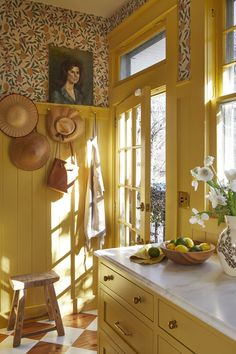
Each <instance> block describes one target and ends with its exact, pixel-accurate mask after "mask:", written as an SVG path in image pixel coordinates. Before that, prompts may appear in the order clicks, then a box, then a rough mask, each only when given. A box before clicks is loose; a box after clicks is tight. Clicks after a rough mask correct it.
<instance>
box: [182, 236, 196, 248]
mask: <svg viewBox="0 0 236 354" xmlns="http://www.w3.org/2000/svg"><path fill="white" fill-rule="evenodd" d="M184 242H185V245H186V246H187V247H188V248H191V247H193V246H194V242H193V240H192V239H191V238H190V237H184Z"/></svg>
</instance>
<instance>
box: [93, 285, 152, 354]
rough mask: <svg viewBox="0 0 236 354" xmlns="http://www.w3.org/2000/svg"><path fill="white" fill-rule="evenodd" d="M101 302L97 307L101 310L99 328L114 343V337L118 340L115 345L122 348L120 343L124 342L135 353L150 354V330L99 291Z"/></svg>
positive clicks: (108, 296)
mask: <svg viewBox="0 0 236 354" xmlns="http://www.w3.org/2000/svg"><path fill="white" fill-rule="evenodd" d="M101 301H102V303H100V306H99V307H100V308H101V310H102V311H101V313H102V318H101V322H100V324H101V327H102V329H103V330H104V331H105V332H107V333H108V335H109V336H110V337H112V338H113V339H114V341H115V335H116V337H118V338H120V341H119V343H117V342H116V344H117V345H118V346H120V347H121V348H123V345H122V342H124V343H126V344H128V346H129V347H130V349H132V352H133V351H134V352H135V353H140V354H144V353H152V352H153V332H152V329H151V328H149V327H147V326H146V325H145V324H144V323H143V322H142V321H140V320H139V319H138V318H136V317H135V316H134V315H133V314H132V313H131V312H129V311H127V310H126V309H125V308H124V307H122V306H121V305H120V304H119V303H118V302H117V301H116V300H114V299H113V298H112V297H111V296H110V295H108V294H107V293H105V292H104V291H101ZM113 333H114V335H113ZM125 353H128V351H127V350H125Z"/></svg>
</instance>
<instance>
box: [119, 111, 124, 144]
mask: <svg viewBox="0 0 236 354" xmlns="http://www.w3.org/2000/svg"><path fill="white" fill-rule="evenodd" d="M119 147H120V148H122V147H125V114H124V113H122V115H121V118H120V119H119Z"/></svg>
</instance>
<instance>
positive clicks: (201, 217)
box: [189, 208, 209, 227]
mask: <svg viewBox="0 0 236 354" xmlns="http://www.w3.org/2000/svg"><path fill="white" fill-rule="evenodd" d="M192 212H193V214H194V215H192V216H191V218H190V219H189V222H190V223H191V224H199V225H201V226H202V227H205V224H204V221H207V220H209V215H208V214H207V213H199V211H198V210H197V209H195V208H193V209H192Z"/></svg>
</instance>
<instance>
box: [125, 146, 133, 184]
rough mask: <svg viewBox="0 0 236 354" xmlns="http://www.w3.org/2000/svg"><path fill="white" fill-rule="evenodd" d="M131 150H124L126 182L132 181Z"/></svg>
mask: <svg viewBox="0 0 236 354" xmlns="http://www.w3.org/2000/svg"><path fill="white" fill-rule="evenodd" d="M131 152H132V151H131V150H130V149H129V150H127V152H126V184H131V183H132V160H131V158H132V156H131Z"/></svg>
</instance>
